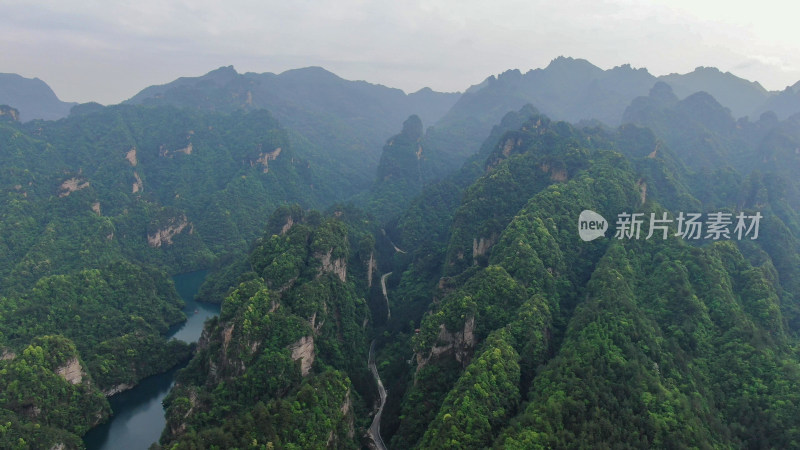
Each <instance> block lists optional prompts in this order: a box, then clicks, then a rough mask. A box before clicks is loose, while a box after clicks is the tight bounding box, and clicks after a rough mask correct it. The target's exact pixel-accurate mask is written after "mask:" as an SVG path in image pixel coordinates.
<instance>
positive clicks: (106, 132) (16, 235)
mask: <svg viewBox="0 0 800 450" xmlns="http://www.w3.org/2000/svg"><path fill="white" fill-rule="evenodd" d="M83 109H85V111H81V113H80V114H76V115H73V116H72V117H70V118H68V119H64V120H61V121H58V122H41V121H38V122H37V121H35V122H30V123H28V124H20V123H19V122H17V121H15V120H13V118H12V120H3V121H2V123H0V180H2V181H0V185H1V186H0V217H2V220H0V234H2V236H0V250H2V251H0V323H1V324H2V325H0V350H1V351H3V352H5V353H3V354H12V353H16V354H20V352H21V351H22V350H23V349H24V348H25V347H26V346H27V345H29V344H30V343H31V342H32V340H33V339H36V338H37V337H39V336H45V335H52V334H59V335H63V336H65V337H67V338H69V339H71V340H72V341H73V342H74V343H75V345H76V346H77V350H78V352H79V354H80V358H81V359H82V361H83V365H82V367H83V370H84V371H85V373H86V374H87V376H90V377H91V378H92V379H93V380H94V383H95V386H97V387H98V388H99V389H100V390H101V391H103V392H104V393H106V394H107V395H110V394H112V393H115V392H119V391H120V390H125V389H128V388H130V387H132V386H133V385H135V384H136V383H137V382H138V381H139V380H140V379H142V378H143V377H146V376H149V375H152V374H155V373H160V372H163V371H165V370H167V369H168V368H169V367H172V366H173V365H175V364H177V363H179V362H180V361H181V360H183V359H185V358H188V357H189V355H190V348H189V347H188V346H186V345H185V344H183V343H180V342H176V341H173V342H167V340H166V339H165V336H166V335H167V330H168V328H169V327H170V326H171V325H173V324H176V323H178V322H180V321H182V320H184V315H183V314H182V313H181V312H180V307H181V302H180V300H179V299H178V297H177V295H176V293H175V290H174V287H173V286H172V283H171V282H170V281H169V280H168V276H167V273H179V272H183V271H187V270H192V269H197V268H200V267H208V266H209V265H211V264H213V263H214V262H215V261H216V259H217V258H218V257H222V258H228V259H231V258H234V257H235V255H241V254H243V253H244V252H245V251H246V249H247V248H248V247H249V246H250V243H251V241H252V240H253V239H254V238H255V237H256V236H257V235H258V234H259V233H261V232H262V229H263V228H262V227H263V225H262V224H263V223H264V222H265V221H266V220H267V219H268V218H269V214H270V213H271V212H272V210H273V209H274V208H275V207H276V206H278V205H280V204H282V203H283V202H285V201H299V202H301V203H302V204H304V205H315V204H320V203H322V202H330V201H332V200H333V199H331V198H328V197H326V196H327V192H328V191H329V189H327V188H326V186H327V184H326V183H327V182H328V181H325V180H323V178H321V177H318V176H317V175H315V174H314V169H313V168H311V167H310V164H309V162H308V161H304V160H302V159H300V158H298V157H297V156H296V155H295V154H294V153H293V150H292V148H291V145H290V144H289V138H288V135H287V133H286V132H285V131H284V130H283V129H282V128H280V126H279V125H278V123H277V122H276V121H275V120H274V119H273V118H272V117H271V116H270V115H269V113H267V112H266V111H253V112H249V113H244V112H239V113H233V114H227V115H226V114H214V113H200V112H196V111H189V110H178V109H176V108H169V107H161V108H148V107H135V106H118V107H110V108H102V107H97V108H83ZM315 188H317V189H319V191H315ZM323 199H325V200H323ZM217 301H219V300H217ZM43 386H44V387H45V388H47V389H49V388H50V387H48V384H47V383H45V384H44V385H43ZM106 407H107V406H106ZM9 414H19V413H18V412H13V413H11V412H9V413H7V414H6V416H8V417H10V416H9ZM26 417H27V416H15V417H14V419H13V420H11V419H9V420H11V422H12V423H13V424H15V425H14V429H15V430H16V431H15V433H17V432H18V433H20V436H22V437H23V439H25V440H30V438H31V437H32V436H33V435H32V434H31V433H33V431H32V430H34V428H31V426H34V425H36V424H37V423H40V422H37V420H38V419H35V420H34V419H31V418H30V417H28V418H27V419H26ZM104 418H105V416H103V418H101V419H104ZM29 419H30V420H34V421H33V422H28V420H29ZM94 423H95V422H93V424H94ZM29 425H30V426H29ZM54 426H55V427H56V428H57V425H54ZM54 430H55V428H54ZM82 430H83V431H85V429H82ZM62 431H66V432H67V433H69V434H64V433H61V432H58V433H56V432H55V431H53V432H48V433H49V434H48V436H56V435H58V436H67V437H68V438H69V439H73V438H74V435H72V433H75V432H76V429H62ZM81 433H82V432H81ZM69 436H72V437H69ZM37 439H38V438H37ZM69 439H68V440H69ZM40 442H41V441H40ZM56 443H58V442H57V441H52V442H51V444H56Z"/></svg>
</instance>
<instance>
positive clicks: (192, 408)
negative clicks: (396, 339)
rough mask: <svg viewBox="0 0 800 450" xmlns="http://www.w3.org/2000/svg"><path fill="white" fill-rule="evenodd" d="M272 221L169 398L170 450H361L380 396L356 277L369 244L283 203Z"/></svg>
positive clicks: (337, 224)
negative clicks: (368, 415)
mask: <svg viewBox="0 0 800 450" xmlns="http://www.w3.org/2000/svg"><path fill="white" fill-rule="evenodd" d="M340 215H341V214H340ZM270 224H271V225H270V226H269V227H268V228H269V229H268V232H267V234H266V235H265V236H264V237H262V238H261V239H259V240H258V241H257V242H256V244H255V246H254V248H253V250H252V251H251V253H250V256H249V269H250V271H249V272H247V273H244V274H241V275H240V276H239V279H240V280H243V281H242V282H241V283H240V284H239V285H238V287H236V288H235V289H234V290H232V291H231V293H230V294H229V295H228V296H227V297H226V299H225V301H224V302H223V304H222V311H221V313H220V316H219V318H216V319H214V320H212V321H211V322H209V323H208V324H207V325H206V330H205V331H204V334H203V338H202V339H201V342H200V343H199V348H198V353H197V355H196V356H195V357H194V358H193V359H192V361H191V362H190V364H189V366H188V367H187V368H186V369H185V370H183V371H182V372H181V373H180V375H179V378H178V387H177V388H176V389H175V390H173V392H172V393H170V395H169V397H168V399H167V401H166V405H167V417H168V429H167V432H166V433H165V435H164V437H163V438H162V444H163V445H164V446H166V447H168V448H213V447H214V446H219V447H222V448H231V447H244V446H249V445H252V443H253V442H258V443H260V444H259V445H261V444H263V445H267V447H268V448H269V446H270V445H272V446H274V447H275V448H310V447H314V448H320V447H329V448H355V447H357V442H358V441H359V439H360V433H361V432H360V431H359V432H358V434H357V430H363V429H362V428H361V427H363V426H364V423H363V420H362V419H363V413H364V409H365V406H366V405H365V404H364V403H363V400H362V398H363V397H362V396H363V395H365V394H366V396H367V397H368V398H371V396H372V395H373V394H372V382H371V377H370V375H369V372H368V371H367V367H366V358H367V347H368V346H367V341H366V333H367V330H368V329H367V328H366V326H367V324H368V323H369V309H368V307H367V303H366V301H365V300H364V297H363V295H364V288H365V283H363V282H357V281H355V280H354V276H353V273H358V274H359V275H360V274H363V270H364V269H361V270H352V269H351V266H352V265H361V264H362V263H363V258H362V257H360V256H359V255H358V253H359V252H360V251H368V252H371V251H373V249H372V248H371V247H369V248H364V249H358V248H356V249H353V247H354V245H353V244H352V243H351V235H352V236H358V235H359V233H358V232H357V230H355V229H353V228H350V227H349V226H348V225H347V224H346V223H345V222H344V221H342V220H339V219H337V218H335V217H325V216H322V215H321V214H319V213H316V212H309V213H306V212H303V211H302V210H300V209H299V208H281V209H279V210H278V211H276V213H275V214H274V215H273V218H272V219H271V220H270ZM272 231H275V232H276V234H272ZM362 233H363V232H362ZM359 242H360V240H359ZM244 280H246V281H244Z"/></svg>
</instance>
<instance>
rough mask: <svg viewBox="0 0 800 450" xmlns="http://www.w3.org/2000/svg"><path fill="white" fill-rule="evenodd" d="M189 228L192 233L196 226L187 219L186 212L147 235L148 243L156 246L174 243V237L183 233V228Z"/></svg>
mask: <svg viewBox="0 0 800 450" xmlns="http://www.w3.org/2000/svg"><path fill="white" fill-rule="evenodd" d="M187 228H188V229H189V233H190V234H191V233H192V231H193V229H194V227H193V226H192V224H191V223H190V222H189V221H188V220H187V219H186V215H185V214H182V215H181V216H180V217H173V218H172V219H170V220H169V222H168V223H167V225H166V226H164V227H163V228H160V229H158V230H156V231H155V232H153V233H151V234H150V233H149V234H148V235H147V244H148V245H149V246H150V247H154V248H158V247H161V246H162V245H172V238H174V237H175V236H177V235H178V234H180V233H182V232H183V230H185V229H187Z"/></svg>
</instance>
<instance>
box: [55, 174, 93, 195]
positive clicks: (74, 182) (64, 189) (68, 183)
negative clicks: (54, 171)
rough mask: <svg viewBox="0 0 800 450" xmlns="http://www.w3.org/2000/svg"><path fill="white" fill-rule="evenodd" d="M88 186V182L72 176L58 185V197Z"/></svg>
mask: <svg viewBox="0 0 800 450" xmlns="http://www.w3.org/2000/svg"><path fill="white" fill-rule="evenodd" d="M88 187H89V182H88V181H86V180H84V179H82V178H79V177H73V178H70V179H68V180H64V182H63V183H61V186H60V187H59V191H58V196H59V197H66V196H68V195H69V194H71V193H73V192H76V191H80V190H81V189H86V188H88Z"/></svg>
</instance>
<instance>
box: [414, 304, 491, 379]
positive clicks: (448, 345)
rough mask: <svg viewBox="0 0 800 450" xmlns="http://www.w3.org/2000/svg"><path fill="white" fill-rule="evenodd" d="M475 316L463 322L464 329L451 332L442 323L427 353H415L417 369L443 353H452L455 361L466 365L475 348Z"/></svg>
mask: <svg viewBox="0 0 800 450" xmlns="http://www.w3.org/2000/svg"><path fill="white" fill-rule="evenodd" d="M476 342H477V341H476V339H475V317H470V318H468V319H467V320H466V321H465V322H464V329H463V330H461V331H456V332H451V331H449V330H448V329H447V327H445V326H444V324H442V325H441V326H440V327H439V336H438V337H437V338H436V343H435V344H434V345H433V347H431V350H430V352H428V354H427V355H424V354H421V353H417V355H416V357H417V371H419V369H421V368H423V367H425V365H426V364H428V362H429V361H430V360H431V359H437V358H440V357H441V356H442V355H445V354H452V355H453V356H454V357H455V359H456V361H458V362H460V363H461V364H462V365H464V366H466V365H467V364H469V360H470V358H471V357H472V353H473V351H474V350H475V344H476Z"/></svg>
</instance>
